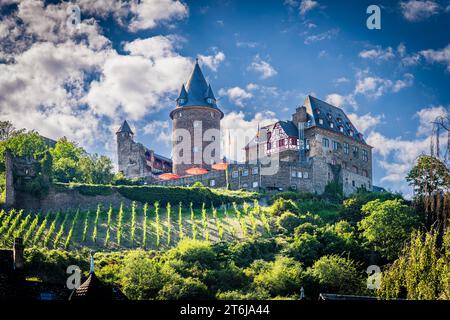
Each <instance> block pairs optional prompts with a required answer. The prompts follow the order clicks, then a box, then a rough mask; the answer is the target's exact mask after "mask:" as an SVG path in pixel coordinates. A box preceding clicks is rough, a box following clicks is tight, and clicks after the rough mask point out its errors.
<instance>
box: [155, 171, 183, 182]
mask: <svg viewBox="0 0 450 320" xmlns="http://www.w3.org/2000/svg"><path fill="white" fill-rule="evenodd" d="M158 177H159V178H160V179H161V180H175V179H179V178H180V176H179V175H177V174H175V173H163V174H160V175H159V176H158Z"/></svg>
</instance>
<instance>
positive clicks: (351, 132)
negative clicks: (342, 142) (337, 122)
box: [348, 129, 353, 137]
mask: <svg viewBox="0 0 450 320" xmlns="http://www.w3.org/2000/svg"><path fill="white" fill-rule="evenodd" d="M348 134H349V135H350V137H353V130H352V129H350V130H349V131H348Z"/></svg>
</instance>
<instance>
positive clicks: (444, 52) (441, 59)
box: [420, 44, 450, 72]
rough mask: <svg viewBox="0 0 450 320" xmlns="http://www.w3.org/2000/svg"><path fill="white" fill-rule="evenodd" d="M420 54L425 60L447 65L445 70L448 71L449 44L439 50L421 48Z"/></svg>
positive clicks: (449, 69) (449, 66)
mask: <svg viewBox="0 0 450 320" xmlns="http://www.w3.org/2000/svg"><path fill="white" fill-rule="evenodd" d="M420 54H421V55H422V56H423V57H424V58H425V60H426V61H427V62H431V63H435V62H437V63H443V64H445V65H447V70H448V71H449V72H450V44H449V45H447V47H445V48H443V49H441V50H432V49H429V50H423V51H420Z"/></svg>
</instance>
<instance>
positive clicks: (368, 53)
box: [359, 47, 395, 60]
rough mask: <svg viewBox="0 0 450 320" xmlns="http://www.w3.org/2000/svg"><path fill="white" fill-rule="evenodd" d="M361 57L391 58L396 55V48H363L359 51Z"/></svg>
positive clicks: (374, 58)
mask: <svg viewBox="0 0 450 320" xmlns="http://www.w3.org/2000/svg"><path fill="white" fill-rule="evenodd" d="M359 57H361V58H363V59H373V60H389V59H392V58H394V57H395V54H394V50H393V49H392V48H391V47H388V48H386V49H383V48H381V47H377V48H376V49H370V50H363V51H361V52H360V53H359Z"/></svg>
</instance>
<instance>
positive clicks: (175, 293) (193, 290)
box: [158, 276, 213, 300]
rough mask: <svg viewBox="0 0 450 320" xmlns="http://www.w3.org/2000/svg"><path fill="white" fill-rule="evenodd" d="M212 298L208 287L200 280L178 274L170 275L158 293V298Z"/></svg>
mask: <svg viewBox="0 0 450 320" xmlns="http://www.w3.org/2000/svg"><path fill="white" fill-rule="evenodd" d="M212 298H213V296H212V295H211V294H210V293H209V292H208V288H207V287H206V285H205V284H204V283H202V282H201V281H200V280H198V279H195V278H192V277H187V278H183V277H180V276H174V277H172V278H171V279H170V280H169V281H168V282H166V283H165V284H164V287H163V288H162V289H161V290H160V291H159V294H158V299H160V300H193V299H195V300H206V299H212Z"/></svg>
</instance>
